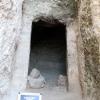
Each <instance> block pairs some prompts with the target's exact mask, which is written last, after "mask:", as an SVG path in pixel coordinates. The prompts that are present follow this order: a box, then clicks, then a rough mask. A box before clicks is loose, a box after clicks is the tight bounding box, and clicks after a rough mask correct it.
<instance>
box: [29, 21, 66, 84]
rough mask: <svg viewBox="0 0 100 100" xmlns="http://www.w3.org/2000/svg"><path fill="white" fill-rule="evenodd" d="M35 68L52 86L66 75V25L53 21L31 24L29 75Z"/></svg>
mask: <svg viewBox="0 0 100 100" xmlns="http://www.w3.org/2000/svg"><path fill="white" fill-rule="evenodd" d="M33 68H37V69H38V70H39V71H40V72H41V74H42V75H43V76H44V77H45V79H46V82H47V84H49V85H50V86H54V85H56V83H57V79H58V76H59V75H60V74H62V75H66V73H67V69H66V68H67V67H66V25H64V24H62V23H60V22H58V21H57V20H54V21H53V22H46V21H43V20H39V21H38V22H33V23H32V35H31V53H30V65H29V73H30V72H31V70H32V69H33Z"/></svg>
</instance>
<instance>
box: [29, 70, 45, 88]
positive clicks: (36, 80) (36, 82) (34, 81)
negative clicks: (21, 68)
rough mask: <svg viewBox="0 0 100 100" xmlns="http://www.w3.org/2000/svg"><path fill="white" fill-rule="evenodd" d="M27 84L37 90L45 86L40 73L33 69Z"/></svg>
mask: <svg viewBox="0 0 100 100" xmlns="http://www.w3.org/2000/svg"><path fill="white" fill-rule="evenodd" d="M28 84H29V87H31V88H35V89H39V88H43V87H44V86H45V84H46V81H45V79H44V77H43V76H42V75H41V74H40V71H39V70H38V69H35V68H34V69H33V70H32V71H31V73H30V75H29V76H28Z"/></svg>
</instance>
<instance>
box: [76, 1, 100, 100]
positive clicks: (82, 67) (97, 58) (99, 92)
mask: <svg viewBox="0 0 100 100" xmlns="http://www.w3.org/2000/svg"><path fill="white" fill-rule="evenodd" d="M99 9H100V0H95V1H94V0H83V1H80V4H79V15H78V16H79V17H78V18H79V33H80V35H79V38H80V39H79V40H78V44H79V45H78V48H79V51H78V52H79V53H78V55H79V56H78V57H79V72H80V82H81V87H82V92H83V95H84V97H85V99H86V100H100V10H99Z"/></svg>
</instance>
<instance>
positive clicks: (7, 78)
mask: <svg viewBox="0 0 100 100" xmlns="http://www.w3.org/2000/svg"><path fill="white" fill-rule="evenodd" d="M21 17H22V1H21V0H0V94H4V93H5V92H6V91H7V89H8V87H9V85H10V82H11V78H12V75H13V69H14V59H15V52H16V49H17V45H18V38H19V34H20V32H21V30H20V29H21Z"/></svg>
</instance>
